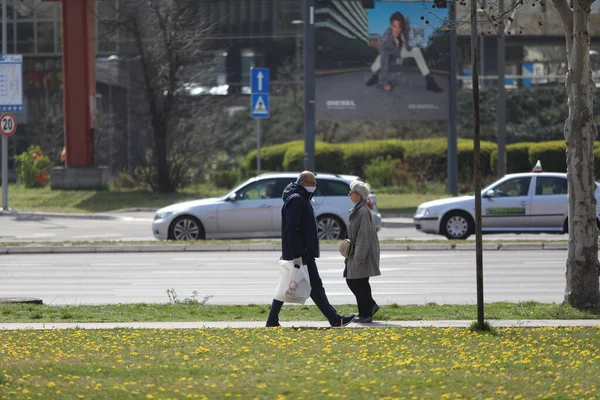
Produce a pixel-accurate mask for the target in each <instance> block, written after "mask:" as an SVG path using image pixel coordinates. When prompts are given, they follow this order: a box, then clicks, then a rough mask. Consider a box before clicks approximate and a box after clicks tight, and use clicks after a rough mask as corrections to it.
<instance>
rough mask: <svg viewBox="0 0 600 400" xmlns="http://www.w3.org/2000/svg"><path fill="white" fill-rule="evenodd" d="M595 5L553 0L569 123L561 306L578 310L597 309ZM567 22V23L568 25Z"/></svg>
mask: <svg viewBox="0 0 600 400" xmlns="http://www.w3.org/2000/svg"><path fill="white" fill-rule="evenodd" d="M592 3H593V0H591V1H590V0H579V1H574V2H573V10H570V9H569V8H568V6H567V5H566V2H563V3H561V1H557V0H555V5H556V6H557V9H558V10H559V12H560V14H561V18H562V20H563V26H564V27H565V34H566V37H567V56H568V63H569V71H568V72H567V81H566V89H567V94H568V98H569V117H568V119H567V121H566V124H565V139H566V141H567V178H568V181H569V252H568V257H567V271H566V281H567V282H566V288H565V299H564V300H565V302H566V303H569V304H570V305H572V306H574V307H577V308H587V307H597V306H599V305H600V284H599V282H598V279H599V273H600V264H599V262H598V227H597V225H596V197H595V191H596V187H595V186H596V185H595V179H594V140H595V138H596V135H597V129H596V124H595V123H594V114H593V99H594V92H595V90H596V87H595V85H594V82H593V80H592V72H591V68H590V58H589V50H590V35H589V22H590V6H591V4H592ZM569 17H570V21H569Z"/></svg>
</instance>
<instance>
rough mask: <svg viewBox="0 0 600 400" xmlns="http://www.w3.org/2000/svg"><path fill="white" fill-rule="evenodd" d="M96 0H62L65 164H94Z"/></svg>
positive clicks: (87, 165)
mask: <svg viewBox="0 0 600 400" xmlns="http://www.w3.org/2000/svg"><path fill="white" fill-rule="evenodd" d="M94 2H95V0H62V2H61V3H62V4H61V6H62V47H63V48H62V55H63V77H64V78H63V79H64V85H63V107H64V126H65V145H66V149H67V160H66V165H67V167H89V166H92V164H93V152H92V149H93V138H94V128H95V125H96V121H95V119H96V38H95V28H94V25H95V10H94Z"/></svg>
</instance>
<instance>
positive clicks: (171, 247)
mask: <svg viewBox="0 0 600 400" xmlns="http://www.w3.org/2000/svg"><path fill="white" fill-rule="evenodd" d="M120 243H125V242H120ZM568 246H569V245H568V243H556V242H549V243H546V242H537V243H503V242H496V243H483V250H485V251H496V250H499V251H502V250H504V251H515V250H567V249H568ZM320 248H321V251H337V250H338V248H339V245H337V244H321V245H320ZM381 250H382V251H409V250H413V251H434V250H441V251H448V250H459V251H460V250H463V251H475V243H459V244H454V243H427V242H422V243H421V242H420V243H382V244H381ZM199 251H201V252H208V251H281V244H280V243H276V242H274V243H231V244H226V243H224V244H212V243H210V244H208V243H207V244H160V243H157V244H118V243H115V244H103V245H93V244H92V245H71V244H68V245H63V244H57V245H47V244H33V243H32V244H29V245H27V246H0V255H2V254H48V253H62V254H64V253H157V252H199Z"/></svg>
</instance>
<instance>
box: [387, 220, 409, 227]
mask: <svg viewBox="0 0 600 400" xmlns="http://www.w3.org/2000/svg"><path fill="white" fill-rule="evenodd" d="M414 226H415V225H414V224H413V223H412V222H386V221H383V220H382V221H381V227H382V228H412V227H414Z"/></svg>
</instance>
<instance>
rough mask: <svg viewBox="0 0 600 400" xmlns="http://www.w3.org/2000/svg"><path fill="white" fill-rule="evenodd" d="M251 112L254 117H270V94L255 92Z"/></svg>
mask: <svg viewBox="0 0 600 400" xmlns="http://www.w3.org/2000/svg"><path fill="white" fill-rule="evenodd" d="M250 113H251V116H252V118H269V95H268V94H260V93H253V94H252V101H251V102H250Z"/></svg>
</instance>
